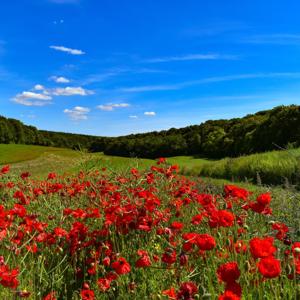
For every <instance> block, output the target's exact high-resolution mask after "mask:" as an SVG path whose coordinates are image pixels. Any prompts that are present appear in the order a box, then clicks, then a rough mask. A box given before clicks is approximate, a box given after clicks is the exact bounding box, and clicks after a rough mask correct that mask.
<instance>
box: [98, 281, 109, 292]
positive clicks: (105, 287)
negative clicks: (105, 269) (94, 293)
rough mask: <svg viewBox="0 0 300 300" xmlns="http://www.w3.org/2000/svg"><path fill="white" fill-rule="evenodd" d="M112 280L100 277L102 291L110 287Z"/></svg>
mask: <svg viewBox="0 0 300 300" xmlns="http://www.w3.org/2000/svg"><path fill="white" fill-rule="evenodd" d="M111 281H112V280H110V279H107V278H99V279H98V281H97V284H98V287H99V289H100V290H101V291H102V292H105V291H107V290H109V289H110V283H111Z"/></svg>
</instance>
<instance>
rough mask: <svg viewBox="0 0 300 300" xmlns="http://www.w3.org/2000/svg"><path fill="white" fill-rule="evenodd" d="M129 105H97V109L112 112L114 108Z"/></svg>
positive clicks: (127, 104) (127, 105)
mask: <svg viewBox="0 0 300 300" xmlns="http://www.w3.org/2000/svg"><path fill="white" fill-rule="evenodd" d="M129 106H130V104H129V103H115V104H113V103H108V104H105V105H98V106H97V108H98V109H100V110H104V111H113V110H115V109H116V108H126V107H129Z"/></svg>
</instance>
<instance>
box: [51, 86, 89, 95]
mask: <svg viewBox="0 0 300 300" xmlns="http://www.w3.org/2000/svg"><path fill="white" fill-rule="evenodd" d="M51 94H52V95H55V96H75V95H79V96H88V95H92V94H94V92H93V91H89V90H86V89H84V88H82V87H80V86H79V87H69V86H67V87H65V88H55V89H53V90H52V91H51Z"/></svg>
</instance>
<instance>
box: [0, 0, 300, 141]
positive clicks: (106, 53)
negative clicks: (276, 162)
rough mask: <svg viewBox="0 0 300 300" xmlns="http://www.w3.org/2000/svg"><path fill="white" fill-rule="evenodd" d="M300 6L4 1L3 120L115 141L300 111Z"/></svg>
mask: <svg viewBox="0 0 300 300" xmlns="http://www.w3.org/2000/svg"><path fill="white" fill-rule="evenodd" d="M299 11H300V2H299V1H297V0H290V1H281V0H264V1H261V0H259V1H258V0H252V1H240V0H236V1H235V0H227V1H223V0H210V1H201V0H187V1H182V0H152V1H150V0H143V1H141V0H129V1H125V0H101V1H99V0H25V1H18V0H4V1H1V3H0V112H1V115H4V116H6V117H13V118H16V119H19V120H21V121H23V122H24V123H26V124H31V125H34V126H36V127H38V128H39V129H47V130H54V131H66V132H74V133H86V134H93V135H102V136H117V135H125V134H129V133H136V132H146V131H152V130H160V129H168V128H171V127H183V126H187V125H191V124H199V123H201V122H203V121H205V120H208V119H220V118H232V117H238V116H243V115H245V114H248V113H253V112H256V111H259V110H263V109H269V108H272V107H274V106H277V105H281V104H285V105H287V104H300V18H299Z"/></svg>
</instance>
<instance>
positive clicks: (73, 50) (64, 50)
mask: <svg viewBox="0 0 300 300" xmlns="http://www.w3.org/2000/svg"><path fill="white" fill-rule="evenodd" d="M49 48H51V49H54V50H57V51H62V52H67V53H69V54H73V55H83V54H85V52H83V51H82V50H78V49H72V48H67V47H64V46H50V47H49Z"/></svg>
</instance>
